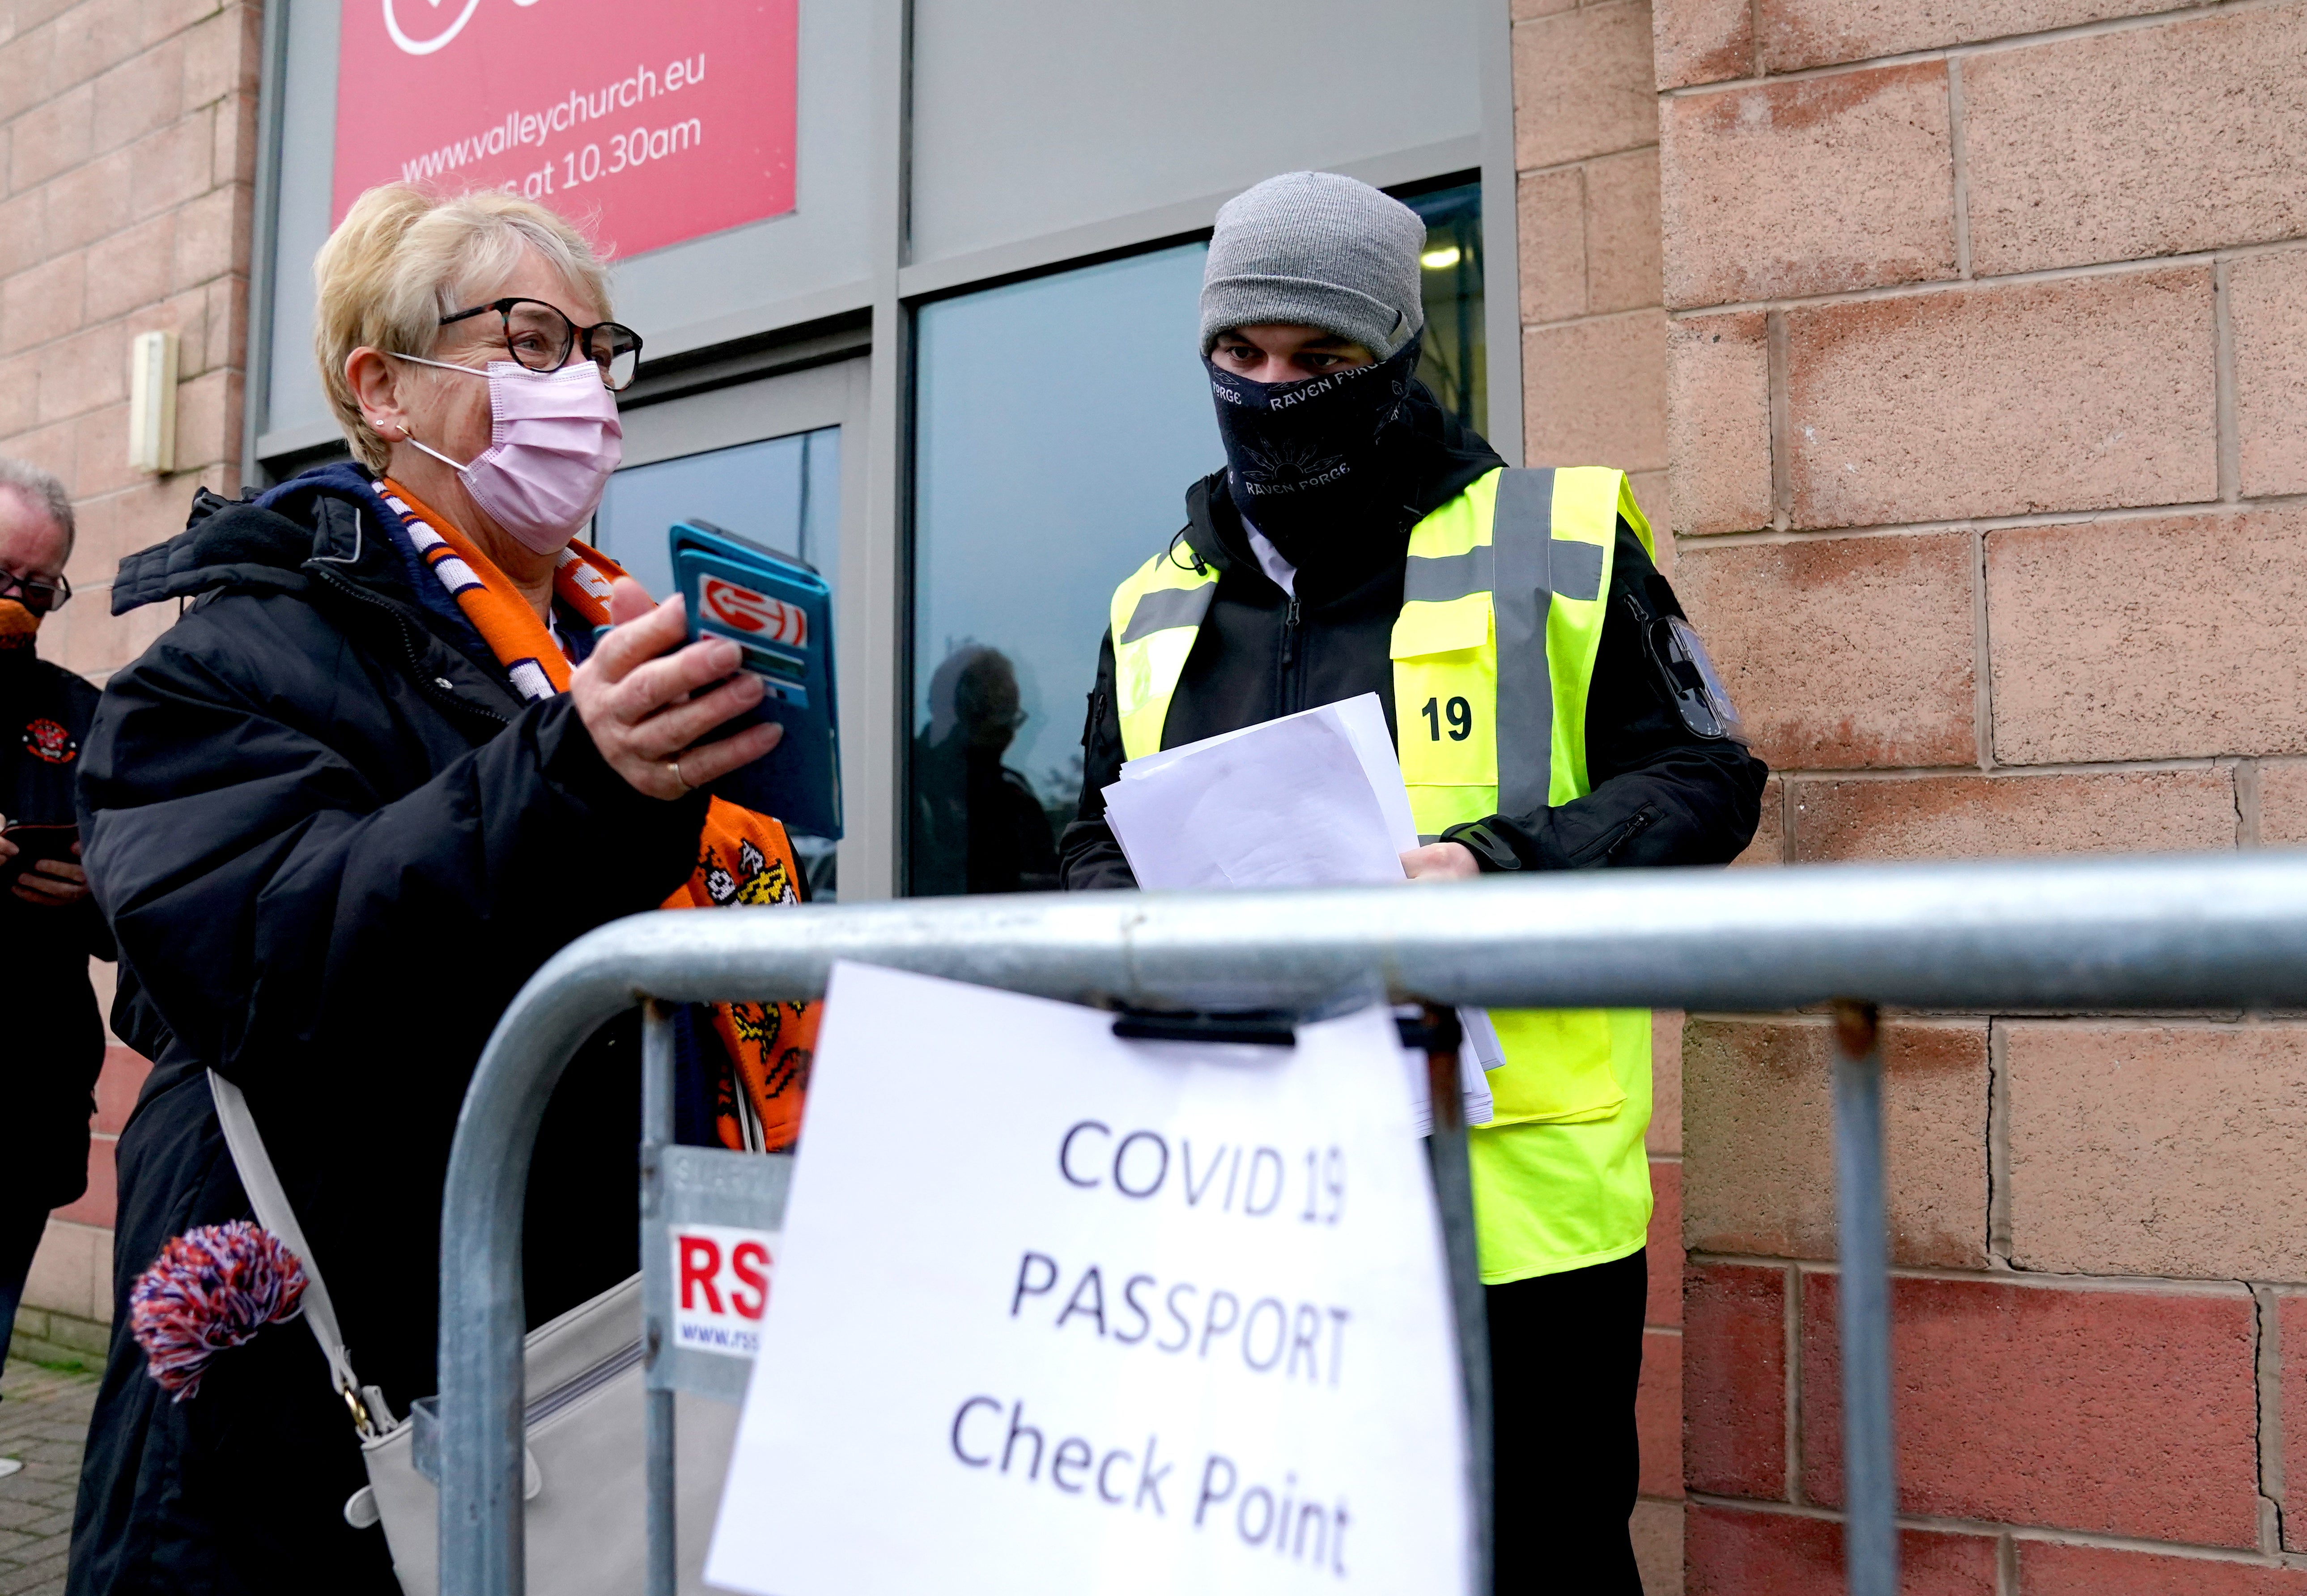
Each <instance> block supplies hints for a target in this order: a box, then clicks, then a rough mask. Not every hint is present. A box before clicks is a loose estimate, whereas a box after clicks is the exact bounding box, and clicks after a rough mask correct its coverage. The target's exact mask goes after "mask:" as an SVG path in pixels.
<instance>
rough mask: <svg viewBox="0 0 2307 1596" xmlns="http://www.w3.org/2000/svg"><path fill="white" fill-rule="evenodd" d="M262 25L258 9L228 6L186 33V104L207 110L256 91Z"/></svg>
mask: <svg viewBox="0 0 2307 1596" xmlns="http://www.w3.org/2000/svg"><path fill="white" fill-rule="evenodd" d="M262 21H263V19H262V10H261V8H259V7H257V6H254V5H227V6H226V7H225V8H224V9H223V10H221V11H219V12H218V13H216V14H215V15H214V16H211V17H210V18H208V19H207V20H206V21H202V22H201V23H199V24H198V25H196V26H194V27H193V28H191V29H189V30H186V31H185V32H184V35H183V36H182V37H183V39H184V104H186V105H188V106H204V105H207V104H209V103H210V101H212V100H218V99H223V98H224V97H225V96H227V95H228V94H237V93H241V92H244V91H245V90H253V88H255V86H256V73H257V63H258V59H259V57H260V56H261V54H262V36H263V27H262Z"/></svg>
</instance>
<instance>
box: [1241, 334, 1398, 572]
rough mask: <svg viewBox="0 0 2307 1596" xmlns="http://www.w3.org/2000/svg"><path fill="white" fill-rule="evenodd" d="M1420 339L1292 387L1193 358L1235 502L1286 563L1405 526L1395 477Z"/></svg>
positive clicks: (1317, 557) (1314, 560)
mask: <svg viewBox="0 0 2307 1596" xmlns="http://www.w3.org/2000/svg"><path fill="white" fill-rule="evenodd" d="M1422 342H1423V339H1422V338H1412V339H1411V340H1410V341H1409V342H1408V343H1406V344H1404V345H1403V346H1402V348H1399V349H1397V350H1395V351H1394V353H1393V354H1392V355H1389V356H1386V357H1385V359H1384V360H1381V361H1378V362H1376V364H1374V365H1362V366H1355V367H1354V368H1352V369H1351V370H1349V371H1340V372H1325V373H1322V374H1321V375H1320V376H1318V377H1304V378H1300V379H1299V381H1297V382H1251V381H1249V380H1248V378H1246V377H1239V376H1236V375H1234V374H1233V373H1231V372H1227V371H1222V370H1221V369H1219V367H1218V365H1216V363H1215V362H1214V361H1212V360H1211V359H1210V358H1209V357H1208V356H1203V357H1202V364H1203V365H1205V366H1207V367H1208V368H1209V373H1210V391H1211V393H1212V394H1213V395H1214V397H1215V399H1216V401H1217V411H1218V436H1219V438H1220V439H1221V440H1222V442H1224V444H1225V451H1226V484H1227V486H1228V488H1229V489H1230V490H1231V493H1232V495H1233V502H1234V506H1235V508H1236V509H1238V510H1239V511H1241V513H1242V515H1243V516H1244V517H1245V518H1246V519H1248V520H1249V521H1250V522H1251V523H1252V524H1253V525H1255V526H1256V528H1257V529H1258V530H1259V531H1260V532H1262V533H1264V534H1265V536H1266V537H1267V538H1268V539H1270V540H1271V541H1272V543H1273V544H1274V547H1275V548H1277V549H1279V550H1281V551H1282V558H1283V559H1285V560H1287V561H1289V562H1291V564H1292V565H1295V566H1298V567H1299V568H1301V569H1302V568H1304V567H1307V566H1308V565H1318V564H1320V563H1321V562H1323V561H1324V560H1325V556H1328V555H1331V554H1333V553H1341V554H1342V553H1345V552H1347V551H1349V550H1359V549H1360V548H1362V547H1365V546H1367V545H1368V544H1369V543H1370V542H1371V541H1372V540H1373V539H1374V538H1378V537H1383V536H1386V535H1388V534H1391V533H1394V532H1398V531H1400V530H1401V529H1402V528H1403V527H1405V526H1407V525H1408V524H1409V519H1410V517H1409V512H1408V511H1405V510H1404V509H1403V507H1402V485H1401V482H1400V480H1399V478H1400V476H1401V475H1402V473H1401V469H1400V467H1401V465H1402V463H1403V457H1405V456H1406V455H1407V454H1408V453H1409V450H1407V449H1406V448H1404V447H1403V445H1405V444H1406V443H1407V442H1408V441H1409V436H1410V426H1409V408H1410V390H1411V383H1412V382H1414V381H1415V380H1416V375H1417V371H1418V352H1419V345H1420V344H1421V343H1422Z"/></svg>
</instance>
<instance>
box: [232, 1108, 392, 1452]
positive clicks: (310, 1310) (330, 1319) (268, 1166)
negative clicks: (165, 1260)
mask: <svg viewBox="0 0 2307 1596" xmlns="http://www.w3.org/2000/svg"><path fill="white" fill-rule="evenodd" d="M209 1091H210V1093H211V1094H214V1095H215V1098H216V1110H217V1120H219V1123H221V1124H222V1125H223V1127H224V1145H225V1146H227V1148H229V1149H230V1150H231V1152H232V1162H233V1164H234V1167H236V1169H238V1170H239V1171H240V1185H241V1189H242V1190H244V1191H245V1192H246V1193H248V1201H249V1205H250V1206H252V1207H253V1208H254V1209H255V1210H256V1223H259V1224H261V1225H262V1226H263V1227H264V1228H265V1229H266V1230H268V1231H271V1232H272V1233H273V1234H274V1235H275V1236H278V1237H279V1239H280V1240H281V1242H282V1243H283V1244H284V1245H285V1246H287V1248H288V1250H289V1251H291V1252H293V1253H295V1254H296V1257H297V1261H298V1262H300V1263H302V1264H303V1265H304V1322H305V1323H306V1324H308V1325H310V1326H313V1340H315V1341H317V1342H319V1343H321V1355H322V1357H324V1358H326V1359H327V1360H329V1376H330V1380H331V1381H332V1383H333V1384H334V1385H335V1386H336V1389H337V1392H338V1394H339V1395H341V1396H343V1397H344V1398H345V1400H346V1401H347V1403H350V1404H351V1405H352V1407H353V1420H354V1422H355V1423H356V1424H359V1425H361V1426H362V1428H363V1429H368V1428H370V1425H369V1423H368V1421H367V1415H366V1414H365V1413H364V1410H363V1406H362V1403H361V1386H360V1382H359V1380H358V1379H357V1378H356V1377H354V1374H353V1364H352V1359H351V1357H350V1356H349V1355H348V1354H347V1352H346V1351H345V1336H344V1332H343V1331H342V1330H340V1329H339V1328H338V1327H337V1309H336V1304H334V1303H333V1302H331V1301H330V1300H329V1288H328V1287H327V1286H326V1285H325V1284H323V1283H322V1280H321V1266H320V1264H319V1263H318V1261H316V1260H315V1259H314V1258H313V1249H312V1248H310V1247H308V1246H306V1245H305V1243H304V1229H303V1227H302V1226H300V1225H298V1224H297V1223H296V1210H295V1209H294V1208H292V1207H290V1206H288V1194H287V1192H286V1191H283V1190H282V1189H281V1188H280V1176H279V1173H278V1172H277V1171H275V1170H274V1169H273V1167H272V1159H271V1155H270V1154H267V1153H266V1152H265V1150H264V1138H263V1137H262V1136H260V1135H259V1134H257V1129H256V1117H255V1116H254V1115H253V1114H251V1113H250V1112H249V1111H248V1099H247V1098H245V1097H244V1096H243V1095H241V1091H240V1088H239V1087H238V1086H236V1085H233V1084H232V1083H231V1082H230V1081H228V1080H227V1079H225V1078H224V1077H222V1076H220V1075H219V1074H218V1073H217V1072H216V1071H215V1070H213V1069H211V1070H210V1071H209Z"/></svg>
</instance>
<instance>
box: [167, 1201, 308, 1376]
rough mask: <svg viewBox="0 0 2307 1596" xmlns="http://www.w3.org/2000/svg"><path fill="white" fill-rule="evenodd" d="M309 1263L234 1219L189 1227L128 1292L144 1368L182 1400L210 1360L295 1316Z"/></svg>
mask: <svg viewBox="0 0 2307 1596" xmlns="http://www.w3.org/2000/svg"><path fill="white" fill-rule="evenodd" d="M303 1302H304V1265H303V1264H302V1263H300V1262H298V1261H297V1258H296V1254H295V1253H293V1252H290V1251H289V1250H288V1249H287V1248H286V1247H284V1246H282V1245H281V1242H280V1238H279V1237H278V1236H275V1235H274V1234H273V1233H272V1232H271V1231H267V1230H264V1229H262V1227H260V1226H258V1225H254V1224H252V1223H249V1222H248V1221H247V1220H245V1219H236V1220H234V1221H232V1222H231V1223H228V1224H204V1225H202V1226H201V1227H200V1228H199V1229H198V1230H194V1231H186V1232H184V1234H183V1235H181V1236H178V1237H176V1238H175V1239H174V1240H171V1241H170V1242H169V1243H168V1244H167V1246H166V1247H163V1248H161V1249H160V1256H159V1257H157V1258H155V1259H153V1260H152V1266H151V1267H150V1268H149V1269H147V1270H145V1271H144V1273H143V1274H140V1275H138V1276H137V1277H136V1283H135V1284H134V1285H133V1286H132V1287H130V1288H129V1291H128V1316H129V1317H128V1323H129V1328H130V1330H131V1331H132V1332H133V1334H134V1335H135V1337H136V1344H137V1345H138V1346H140V1347H142V1348H143V1349H144V1360H145V1367H146V1369H148V1370H149V1371H150V1374H151V1376H152V1377H153V1378H154V1379H155V1380H157V1381H159V1384H160V1388H161V1389H162V1390H163V1391H167V1392H168V1393H170V1394H172V1395H173V1396H174V1398H175V1400H176V1401H177V1402H182V1401H184V1398H186V1397H188V1396H191V1395H193V1394H195V1393H196V1392H198V1391H199V1390H200V1388H201V1375H202V1372H203V1371H204V1370H205V1369H207V1368H208V1363H209V1360H210V1359H211V1358H213V1357H215V1356H216V1355H217V1354H218V1353H219V1352H221V1351H224V1350H225V1349H226V1348H227V1347H236V1346H238V1345H240V1344H241V1343H243V1342H244V1341H247V1340H248V1339H249V1338H250V1337H252V1336H253V1335H254V1334H256V1333H257V1332H258V1331H259V1330H262V1328H264V1326H267V1325H275V1324H282V1323H286V1322H287V1320H289V1319H293V1318H295V1317H296V1315H297V1313H298V1312H299V1311H300V1310H301V1309H302V1306H303Z"/></svg>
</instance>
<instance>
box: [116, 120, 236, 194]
mask: <svg viewBox="0 0 2307 1596" xmlns="http://www.w3.org/2000/svg"><path fill="white" fill-rule="evenodd" d="M215 142H216V124H215V115H214V113H213V112H212V111H210V110H206V109H203V110H198V111H194V112H193V113H192V114H190V115H189V116H184V117H182V118H180V119H179V120H177V121H176V122H172V123H170V124H168V125H167V126H166V127H164V128H162V129H161V130H160V131H159V133H148V134H147V135H145V136H144V137H143V138H141V139H139V140H137V141H136V142H135V143H133V144H132V145H130V146H129V153H130V156H131V158H132V159H133V163H134V164H133V172H134V180H133V184H132V186H131V189H130V194H129V202H130V207H131V210H132V212H133V215H134V216H136V217H138V218H142V217H147V216H150V215H152V214H153V213H154V212H156V211H160V210H167V209H168V208H169V207H170V206H173V205H181V204H183V203H184V202H185V201H187V200H191V199H195V198H197V197H199V196H200V195H202V194H204V193H207V192H208V191H209V175H210V162H211V161H212V160H213V159H215V153H216V151H215V148H214V146H215Z"/></svg>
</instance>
